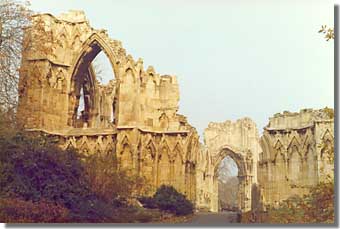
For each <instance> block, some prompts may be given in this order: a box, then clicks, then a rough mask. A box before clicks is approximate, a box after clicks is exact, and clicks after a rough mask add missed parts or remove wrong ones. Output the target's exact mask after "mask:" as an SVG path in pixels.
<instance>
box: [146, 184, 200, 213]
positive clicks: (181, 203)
mask: <svg viewBox="0 0 340 229" xmlns="http://www.w3.org/2000/svg"><path fill="white" fill-rule="evenodd" d="M153 198H154V199H155V202H156V204H157V206H158V208H159V209H161V210H165V211H170V212H173V213H175V214H176V215H188V214H191V213H193V208H194V207H193V204H192V203H191V202H190V201H189V200H188V199H187V198H186V197H185V196H184V195H183V194H181V193H179V192H177V190H176V189H175V188H173V187H172V186H166V185H162V186H161V187H159V188H158V189H157V191H156V193H155V195H154V197H153Z"/></svg>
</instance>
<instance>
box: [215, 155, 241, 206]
mask: <svg viewBox="0 0 340 229" xmlns="http://www.w3.org/2000/svg"><path fill="white" fill-rule="evenodd" d="M238 173H239V168H238V166H237V164H236V162H235V161H234V160H233V159H232V158H231V157H230V156H226V157H225V158H224V159H223V160H222V161H221V163H220V165H219V167H218V170H217V176H218V197H219V200H218V203H219V210H220V211H237V210H238V206H239V203H238V201H239V198H238V195H239V179H238Z"/></svg>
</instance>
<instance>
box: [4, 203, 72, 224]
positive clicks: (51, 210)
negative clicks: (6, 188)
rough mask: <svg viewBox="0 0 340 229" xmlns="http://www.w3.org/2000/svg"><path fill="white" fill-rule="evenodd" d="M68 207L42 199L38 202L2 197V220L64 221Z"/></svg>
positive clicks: (8, 221) (17, 221)
mask: <svg viewBox="0 0 340 229" xmlns="http://www.w3.org/2000/svg"><path fill="white" fill-rule="evenodd" d="M68 212H69V211H68V209H66V208H65V207H63V206H61V205H60V204H55V203H51V202H50V201H46V200H44V199H41V200H40V201H38V202H32V201H24V200H21V199H18V198H4V199H0V222H6V223H38V222H39V223H64V222H67V218H68Z"/></svg>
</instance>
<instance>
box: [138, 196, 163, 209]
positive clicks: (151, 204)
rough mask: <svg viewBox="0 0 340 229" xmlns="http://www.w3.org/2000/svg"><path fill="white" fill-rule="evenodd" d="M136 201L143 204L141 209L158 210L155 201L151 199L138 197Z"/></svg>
mask: <svg viewBox="0 0 340 229" xmlns="http://www.w3.org/2000/svg"><path fill="white" fill-rule="evenodd" d="M138 200H139V201H140V202H141V203H142V204H143V207H145V208H150V209H155V208H158V206H157V203H156V200H155V199H154V198H153V197H149V196H142V197H139V198H138Z"/></svg>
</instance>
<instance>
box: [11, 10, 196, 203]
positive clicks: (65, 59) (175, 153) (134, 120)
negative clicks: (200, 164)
mask: <svg viewBox="0 0 340 229" xmlns="http://www.w3.org/2000/svg"><path fill="white" fill-rule="evenodd" d="M25 44H27V45H25V49H24V51H23V60H22V66H21V69H20V80H19V107H18V115H17V117H18V122H20V123H21V124H22V125H23V126H24V127H25V128H26V129H28V130H38V131H44V132H46V133H50V134H53V135H57V136H61V137H60V143H61V145H63V146H64V145H65V144H73V145H74V146H75V147H76V148H77V149H80V150H81V151H82V152H85V153H96V152H97V151H98V150H97V148H98V147H99V145H101V144H102V143H101V141H103V140H105V141H106V140H107V137H104V136H110V137H109V138H110V139H111V140H112V143H110V144H109V145H108V146H107V147H104V151H115V155H116V156H117V160H118V163H119V166H118V167H120V168H124V169H127V170H131V171H132V172H133V173H136V174H142V175H144V176H146V179H147V180H148V182H147V184H146V185H149V186H151V187H152V188H151V189H152V190H155V188H156V187H158V186H159V185H161V184H172V185H174V186H175V187H176V188H177V189H179V191H181V192H183V193H185V194H186V195H187V196H188V197H189V198H190V199H191V200H195V197H196V194H195V192H196V186H195V185H196V180H195V166H196V154H197V151H198V135H197V132H196V130H195V129H194V128H192V127H191V126H190V125H189V124H188V122H187V120H186V118H185V117H184V116H182V115H179V114H177V111H178V101H179V89H178V83H177V79H176V77H175V76H170V75H160V74H158V73H157V72H155V70H154V68H153V67H152V66H149V67H147V69H146V70H145V69H144V67H143V61H142V59H138V60H134V59H133V58H132V57H131V56H130V55H128V54H126V51H125V49H124V48H123V47H122V44H121V42H120V41H117V40H113V39H111V38H110V37H108V35H107V32H106V31H105V30H97V29H94V28H92V27H91V26H90V24H89V22H88V20H87V19H86V17H85V15H84V13H83V12H81V11H70V12H68V13H66V14H62V15H59V16H53V15H50V14H39V15H35V16H34V17H33V25H32V27H30V28H28V29H27V31H26V33H25ZM101 51H103V52H104V53H105V54H106V56H107V57H108V59H109V61H110V63H111V66H112V69H113V75H112V80H111V81H110V82H109V83H108V84H107V85H103V84H101V83H100V82H99V80H97V77H96V74H95V71H94V67H93V65H92V61H93V60H94V58H95V57H96V56H97V55H98V53H99V52H101ZM81 93H83V94H81ZM82 96H83V99H84V109H83V110H82V111H81V115H79V113H80V110H79V109H80V105H79V104H80V100H81V99H82ZM90 136H91V137H90ZM111 140H110V141H111ZM96 147H97V148H96Z"/></svg>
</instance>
